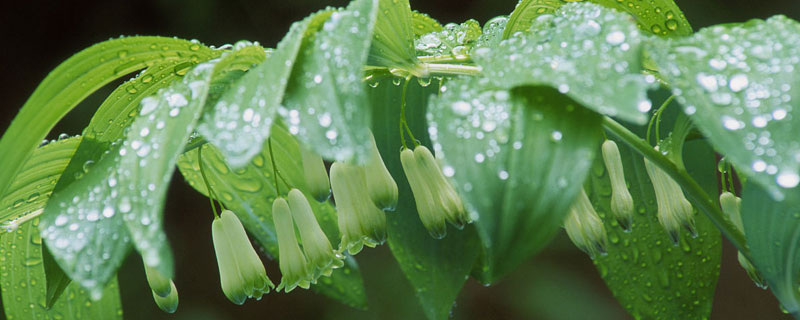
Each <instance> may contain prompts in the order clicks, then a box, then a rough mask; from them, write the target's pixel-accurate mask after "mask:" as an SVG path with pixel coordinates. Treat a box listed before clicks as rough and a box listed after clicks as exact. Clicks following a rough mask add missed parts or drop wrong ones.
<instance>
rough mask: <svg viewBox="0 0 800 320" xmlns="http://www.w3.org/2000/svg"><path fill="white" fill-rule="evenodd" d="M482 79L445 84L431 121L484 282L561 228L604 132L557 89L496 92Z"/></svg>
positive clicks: (591, 115)
mask: <svg viewBox="0 0 800 320" xmlns="http://www.w3.org/2000/svg"><path fill="white" fill-rule="evenodd" d="M487 83H488V80H487V79H483V78H477V79H469V80H467V79H462V80H457V81H454V82H450V83H447V84H446V85H445V86H446V91H444V92H443V93H442V95H441V96H440V97H438V98H433V99H432V100H431V106H430V108H429V116H428V119H429V125H430V129H429V132H430V133H431V138H432V140H433V142H434V144H433V147H434V149H435V151H436V153H437V155H438V156H440V157H441V159H442V160H443V162H444V166H443V167H442V170H443V172H444V174H445V176H448V177H451V179H452V181H453V182H454V184H455V186H456V189H458V192H459V193H460V194H461V196H462V198H463V200H464V201H465V205H466V207H467V211H468V212H469V215H470V217H471V218H472V219H473V220H474V224H475V226H476V228H477V230H478V234H479V235H480V236H481V239H482V240H483V250H484V254H483V257H482V258H483V259H484V261H483V263H482V266H483V268H482V270H480V273H481V274H480V278H481V281H484V282H486V283H491V282H493V281H495V280H497V279H498V278H499V277H500V276H502V275H504V274H506V273H508V272H509V271H511V270H513V269H514V268H515V267H517V266H518V265H519V264H520V263H521V262H523V261H524V260H525V259H527V258H529V257H530V256H531V255H533V254H534V253H536V252H537V251H539V250H540V249H542V248H543V247H544V246H545V245H546V244H547V242H548V241H549V240H550V239H551V238H552V237H553V235H555V233H556V231H558V230H559V228H560V227H561V224H562V222H563V221H564V217H565V215H566V213H567V209H568V208H569V206H570V204H572V202H573V199H574V198H575V197H576V195H577V194H578V191H579V190H580V186H581V183H582V182H583V181H584V179H585V178H586V175H587V174H588V171H589V168H590V166H591V163H592V160H593V159H594V156H595V153H596V152H597V149H599V143H600V136H601V132H600V118H599V117H598V116H597V115H596V114H594V113H592V112H590V111H588V110H586V109H584V108H582V107H580V106H579V105H578V104H577V103H576V102H575V101H573V100H571V99H569V98H568V97H566V96H564V95H562V94H560V93H558V92H556V91H555V90H552V89H550V88H547V87H522V88H519V89H516V90H514V91H507V90H503V89H497V90H495V89H491V88H488V87H487ZM442 90H445V88H444V87H443V88H442ZM522 199H524V200H522Z"/></svg>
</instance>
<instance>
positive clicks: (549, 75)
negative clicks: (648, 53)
mask: <svg viewBox="0 0 800 320" xmlns="http://www.w3.org/2000/svg"><path fill="white" fill-rule="evenodd" d="M534 29H535V30H537V31H536V32H534V33H525V34H519V35H517V36H514V37H511V38H510V39H507V40H504V41H503V42H501V43H500V45H499V46H497V47H496V48H480V49H476V50H474V51H473V59H474V60H475V61H476V62H477V63H478V65H479V66H481V67H482V68H483V74H484V75H485V76H486V77H487V78H489V79H490V80H491V81H492V82H493V84H494V85H496V86H499V87H501V88H505V89H511V88H514V87H518V86H525V85H546V86H551V87H553V88H556V89H558V91H560V92H561V93H564V94H566V95H568V96H569V97H570V98H572V99H574V100H575V101H577V102H579V103H580V104H582V105H584V106H586V107H587V108H589V109H592V110H594V111H596V112H599V113H601V114H605V115H609V116H613V117H619V118H620V119H623V120H626V121H630V122H634V123H638V124H643V123H645V122H646V121H647V119H648V118H647V115H646V112H647V111H649V110H650V108H651V102H650V100H649V99H648V98H647V89H649V88H651V87H652V86H653V82H654V81H655V78H653V77H652V76H650V77H646V76H645V75H643V74H641V70H642V68H641V63H640V60H641V57H640V56H641V47H642V41H643V36H642V34H641V32H640V31H639V30H638V29H637V28H636V25H635V24H634V23H633V22H631V21H630V19H629V18H628V17H627V16H626V15H625V14H624V13H620V12H618V11H616V10H612V9H607V8H604V7H602V6H599V5H596V4H591V3H574V4H567V5H564V6H563V7H561V8H560V9H558V10H557V11H556V13H555V16H551V17H550V18H548V19H540V20H537V27H536V28H534Z"/></svg>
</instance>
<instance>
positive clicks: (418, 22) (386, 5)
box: [368, 0, 441, 75]
mask: <svg viewBox="0 0 800 320" xmlns="http://www.w3.org/2000/svg"><path fill="white" fill-rule="evenodd" d="M377 14H378V15H377V20H376V21H375V22H374V23H375V32H374V35H371V36H370V37H372V47H371V48H370V50H369V59H368V63H369V64H370V65H372V66H381V67H389V68H399V69H402V70H404V71H406V72H408V73H411V74H414V75H418V73H419V70H417V64H418V61H417V56H416V54H415V52H414V35H415V34H416V33H417V32H420V31H423V30H428V29H435V28H436V26H438V22H436V20H433V19H431V18H430V17H428V16H427V15H424V14H421V13H418V12H413V13H412V11H411V5H410V4H409V3H408V0H378V12H377ZM412 26H414V27H412ZM440 28H441V26H440Z"/></svg>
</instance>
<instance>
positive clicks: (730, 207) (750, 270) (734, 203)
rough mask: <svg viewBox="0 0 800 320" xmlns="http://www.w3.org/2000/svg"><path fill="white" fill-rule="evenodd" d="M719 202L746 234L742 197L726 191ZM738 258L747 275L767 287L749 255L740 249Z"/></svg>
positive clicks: (733, 221)
mask: <svg viewBox="0 0 800 320" xmlns="http://www.w3.org/2000/svg"><path fill="white" fill-rule="evenodd" d="M719 204H720V207H721V208H722V213H724V214H725V215H726V216H727V217H728V220H730V221H731V223H733V225H734V226H735V227H736V229H739V231H740V232H742V234H744V225H743V224H742V214H741V207H742V198H739V197H737V196H736V195H734V194H733V193H731V192H728V191H725V192H723V193H722V194H721V195H720V196H719ZM737 258H738V260H739V265H741V266H742V268H744V271H746V272H747V276H749V277H750V279H751V280H753V283H755V284H756V286H758V287H759V288H762V289H766V288H767V282H766V281H765V280H764V277H763V276H762V275H761V272H759V271H758V269H756V267H755V266H754V265H753V263H752V262H751V261H750V260H749V259H747V257H745V256H744V254H742V252H741V251H739V254H738V257H737Z"/></svg>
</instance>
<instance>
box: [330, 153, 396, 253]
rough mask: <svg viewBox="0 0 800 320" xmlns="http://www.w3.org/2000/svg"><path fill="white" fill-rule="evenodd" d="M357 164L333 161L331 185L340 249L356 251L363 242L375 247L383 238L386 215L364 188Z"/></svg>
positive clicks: (361, 174)
mask: <svg viewBox="0 0 800 320" xmlns="http://www.w3.org/2000/svg"><path fill="white" fill-rule="evenodd" d="M364 171H365V170H364V168H363V167H361V166H356V165H350V164H346V163H341V162H334V163H333V165H331V189H332V190H333V197H334V198H335V199H336V211H337V213H338V217H339V232H340V233H341V234H342V240H341V242H340V249H339V250H340V251H344V250H347V251H348V252H349V253H350V254H356V253H358V252H359V251H361V249H362V248H363V246H368V247H375V246H376V245H379V244H382V243H383V242H384V241H385V240H386V215H385V214H384V213H383V210H381V209H379V208H378V207H376V206H375V203H373V202H372V199H370V196H369V194H368V193H367V192H365V190H366V189H367V182H366V177H365V173H364Z"/></svg>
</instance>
